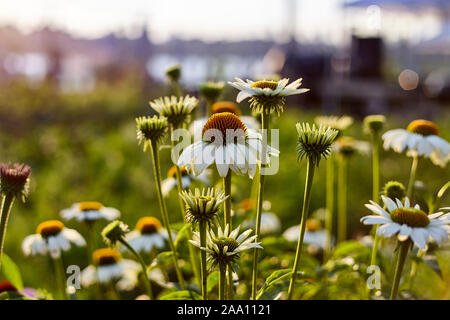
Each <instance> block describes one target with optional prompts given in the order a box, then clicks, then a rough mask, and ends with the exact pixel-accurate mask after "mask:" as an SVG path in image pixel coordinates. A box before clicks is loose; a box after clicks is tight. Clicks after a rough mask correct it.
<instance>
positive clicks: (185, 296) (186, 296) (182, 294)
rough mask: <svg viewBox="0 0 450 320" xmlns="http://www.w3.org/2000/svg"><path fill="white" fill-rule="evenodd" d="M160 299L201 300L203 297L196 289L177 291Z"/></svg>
mask: <svg viewBox="0 0 450 320" xmlns="http://www.w3.org/2000/svg"><path fill="white" fill-rule="evenodd" d="M159 299H160V300H201V299H202V297H201V296H200V295H199V294H198V293H196V292H194V291H188V290H183V291H175V292H171V293H168V294H166V295H164V296H162V297H160V298H159Z"/></svg>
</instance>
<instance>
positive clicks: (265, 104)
mask: <svg viewBox="0 0 450 320" xmlns="http://www.w3.org/2000/svg"><path fill="white" fill-rule="evenodd" d="M235 80H236V81H235V82H228V83H229V84H230V85H231V86H233V87H234V88H236V89H238V90H239V93H238V95H237V97H236V101H237V102H238V103H239V102H241V101H243V100H245V99H250V109H252V111H254V112H257V113H261V129H262V141H263V146H262V147H263V148H262V154H261V166H260V168H259V175H258V179H259V180H258V181H259V182H258V196H257V204H256V226H255V233H256V240H255V241H259V237H260V229H261V215H262V203H263V200H264V174H263V172H262V167H263V165H267V164H268V163H267V158H266V156H265V153H266V151H265V150H266V149H267V141H268V132H269V122H270V115H271V114H272V113H277V114H278V115H280V114H281V113H282V112H283V111H284V105H285V103H286V96H290V95H295V94H301V93H305V92H307V91H309V89H304V88H300V89H299V87H300V86H301V84H302V79H301V78H300V79H297V80H296V81H294V82H292V83H291V84H289V85H288V83H289V79H281V80H279V81H274V80H260V81H251V80H247V81H243V80H242V79H239V78H235ZM257 276H258V250H257V249H255V251H254V254H253V275H252V299H253V300H255V299H256V291H257V290H256V282H257Z"/></svg>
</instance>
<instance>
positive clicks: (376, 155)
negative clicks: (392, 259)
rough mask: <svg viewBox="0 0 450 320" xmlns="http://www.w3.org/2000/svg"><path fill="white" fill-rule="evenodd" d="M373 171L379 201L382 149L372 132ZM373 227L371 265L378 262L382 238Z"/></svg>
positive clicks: (373, 192)
mask: <svg viewBox="0 0 450 320" xmlns="http://www.w3.org/2000/svg"><path fill="white" fill-rule="evenodd" d="M372 172H373V178H372V180H373V181H372V182H373V184H372V200H373V201H374V202H376V203H378V202H379V199H380V149H379V143H378V135H377V134H375V133H373V134H372ZM373 229H374V231H375V235H374V239H373V246H372V254H371V257H370V265H375V264H376V262H377V251H378V242H379V239H380V238H379V236H378V233H377V230H378V225H376V226H374V228H373Z"/></svg>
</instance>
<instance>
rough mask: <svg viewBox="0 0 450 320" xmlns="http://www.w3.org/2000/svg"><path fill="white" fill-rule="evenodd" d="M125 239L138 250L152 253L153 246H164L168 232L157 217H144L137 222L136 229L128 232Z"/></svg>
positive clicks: (158, 247) (159, 247)
mask: <svg viewBox="0 0 450 320" xmlns="http://www.w3.org/2000/svg"><path fill="white" fill-rule="evenodd" d="M125 239H126V241H127V242H128V243H129V244H130V246H132V247H133V249H134V250H136V251H137V252H147V253H150V252H152V250H153V248H157V249H161V248H164V246H165V245H166V242H167V232H166V231H165V230H164V229H163V228H162V226H161V222H160V221H159V220H158V219H156V218H155V217H142V218H140V219H139V221H138V222H137V224H136V228H135V230H133V231H131V232H130V233H128V234H127V235H126V237H125Z"/></svg>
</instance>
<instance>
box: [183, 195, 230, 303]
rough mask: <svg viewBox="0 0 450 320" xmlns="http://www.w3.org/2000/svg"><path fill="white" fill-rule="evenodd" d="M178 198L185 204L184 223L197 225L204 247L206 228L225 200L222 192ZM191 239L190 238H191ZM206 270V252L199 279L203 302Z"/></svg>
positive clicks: (206, 294) (203, 252) (203, 255)
mask: <svg viewBox="0 0 450 320" xmlns="http://www.w3.org/2000/svg"><path fill="white" fill-rule="evenodd" d="M180 197H181V198H182V199H183V200H184V202H185V204H186V221H187V222H189V223H191V224H193V225H196V224H198V225H199V231H200V233H199V238H200V245H201V246H202V247H206V233H207V230H208V229H207V228H208V226H210V225H211V224H212V223H213V222H214V220H215V219H216V217H217V214H218V212H219V209H220V205H221V204H222V203H223V202H224V201H225V200H226V199H227V197H228V196H225V193H224V192H223V191H214V189H213V188H210V189H207V190H206V189H203V190H202V191H200V190H199V189H195V190H194V193H192V192H191V191H190V190H189V192H187V191H182V192H181V193H180ZM191 239H192V238H191ZM207 277H208V274H207V270H206V252H205V251H202V252H201V278H202V281H201V283H202V286H201V287H202V297H203V300H207V298H208V288H207Z"/></svg>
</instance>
